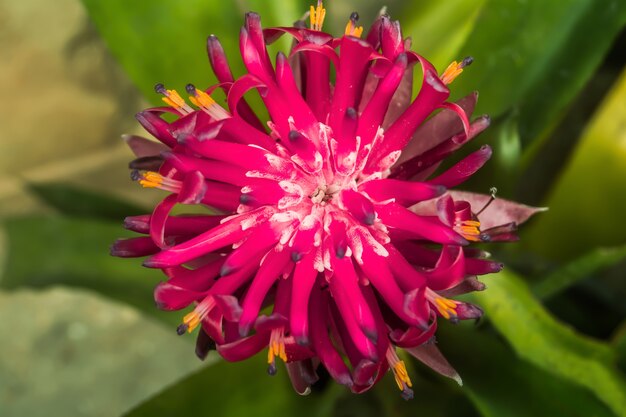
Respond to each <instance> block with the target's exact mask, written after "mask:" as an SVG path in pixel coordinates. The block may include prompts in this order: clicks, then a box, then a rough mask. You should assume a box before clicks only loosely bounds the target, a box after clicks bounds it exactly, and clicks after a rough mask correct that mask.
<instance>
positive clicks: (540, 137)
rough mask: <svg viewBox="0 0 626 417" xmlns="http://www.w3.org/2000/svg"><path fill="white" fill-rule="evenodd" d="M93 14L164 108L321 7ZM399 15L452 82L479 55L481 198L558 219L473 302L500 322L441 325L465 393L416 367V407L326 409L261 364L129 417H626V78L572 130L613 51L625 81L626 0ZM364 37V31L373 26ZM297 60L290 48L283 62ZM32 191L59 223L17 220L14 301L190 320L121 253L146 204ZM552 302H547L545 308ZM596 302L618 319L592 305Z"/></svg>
mask: <svg viewBox="0 0 626 417" xmlns="http://www.w3.org/2000/svg"><path fill="white" fill-rule="evenodd" d="M82 1H83V3H84V5H85V7H86V9H87V10H88V12H89V15H90V17H91V19H92V20H93V22H94V23H95V25H96V27H97V28H98V30H99V32H100V34H101V35H102V37H103V39H104V40H105V42H106V43H107V45H108V47H109V48H110V50H111V52H112V53H113V55H114V56H115V57H116V58H117V60H118V61H119V64H120V65H121V66H122V67H123V68H124V70H125V71H126V72H127V74H128V76H129V77H130V78H131V79H132V80H133V81H134V82H135V84H136V85H137V86H138V87H139V88H140V89H141V91H142V92H143V93H144V95H145V97H146V98H147V99H148V100H150V101H152V102H154V103H158V102H159V97H157V95H156V94H154V92H153V86H154V84H155V83H157V82H163V83H165V84H166V85H167V86H171V87H173V88H178V89H181V88H182V87H183V86H184V85H185V84H187V83H188V82H193V83H194V84H197V85H198V86H205V85H209V84H212V83H214V82H215V79H214V78H213V76H212V74H211V71H210V69H209V65H208V63H207V59H206V52H205V49H204V48H205V39H206V37H207V35H208V34H211V33H214V34H216V35H217V36H218V37H219V38H220V40H221V41H222V43H223V45H224V47H225V49H226V52H227V55H228V56H229V59H230V62H231V65H232V67H233V69H234V72H235V73H237V74H239V73H241V72H242V65H241V63H240V60H239V59H238V33H239V32H238V27H239V26H240V25H241V23H242V19H243V13H244V12H245V11H248V10H255V11H259V12H260V13H261V15H262V19H263V24H264V25H265V26H273V25H290V24H291V23H292V22H293V21H295V20H296V19H298V18H300V17H301V16H302V13H303V12H304V11H305V10H307V6H308V4H309V1H304V0H284V1H280V2H278V1H270V0H266V1H263V0H248V1H246V0H241V1H236V2H222V3H218V2H210V1H205V0H202V1H201V0H188V1H184V2H182V1H171V0H136V1H133V2H128V1H122V0H106V1H105V0H82ZM387 5H388V9H387V11H388V13H390V14H391V16H392V17H394V18H399V19H400V21H401V23H402V24H403V29H404V35H405V36H411V37H412V39H413V48H414V49H415V50H417V51H418V52H420V53H422V54H423V55H424V56H426V57H427V58H429V59H431V60H432V61H433V63H434V64H435V65H436V66H437V68H439V69H441V70H443V69H444V68H445V66H446V65H447V63H448V62H449V61H451V60H453V59H459V58H462V57H463V56H466V55H472V56H473V57H474V58H475V63H474V64H473V65H472V67H471V68H469V69H467V70H466V71H465V72H464V73H463V75H462V77H460V78H459V80H457V81H455V83H454V84H453V86H452V90H453V92H454V94H455V95H456V96H458V97H460V96H464V95H465V94H467V93H468V92H470V91H472V90H479V91H480V100H479V104H478V109H477V113H488V114H490V115H491V116H493V117H494V121H495V123H494V126H493V127H492V128H491V129H490V132H488V133H487V134H486V135H485V139H484V140H488V141H490V142H491V144H492V145H493V146H494V148H495V149H494V150H495V157H494V163H493V164H492V167H491V169H490V168H489V167H488V169H486V170H485V172H486V173H485V174H483V175H482V176H480V177H479V179H478V180H477V181H474V182H472V183H471V187H472V188H475V189H480V190H483V191H484V190H487V189H488V188H489V187H490V186H492V185H496V186H497V187H498V188H500V189H501V191H502V193H503V195H504V196H513V195H514V194H515V193H516V192H517V193H518V194H517V195H515V197H516V199H518V200H520V201H523V202H524V201H528V200H532V201H533V202H538V201H541V202H542V204H544V205H546V206H549V207H550V211H548V212H547V213H544V214H541V215H540V216H539V218H538V219H536V220H535V221H534V222H533V223H531V224H530V225H529V226H528V228H527V230H525V231H524V233H523V235H522V236H523V242H522V243H520V244H515V245H512V246H511V247H509V248H507V249H506V250H500V251H499V252H498V248H496V247H495V246H494V247H493V248H492V247H489V248H488V249H489V250H494V254H495V257H496V258H501V259H505V260H507V261H508V262H507V264H508V265H510V266H512V267H513V268H516V269H517V270H516V271H515V272H512V271H506V272H502V273H500V274H498V275H497V276H494V277H491V278H488V279H487V280H486V282H487V284H488V286H489V289H488V290H487V291H485V292H483V293H480V294H476V295H472V297H471V298H472V299H473V300H474V301H476V302H477V303H478V304H480V305H481V306H483V307H484V309H485V311H486V322H484V323H482V324H481V325H480V326H478V327H471V326H468V325H461V326H456V327H455V326H451V325H443V326H442V329H441V331H440V335H439V340H440V347H441V349H442V350H443V351H444V353H446V355H448V356H449V357H450V359H451V362H452V363H453V364H454V365H455V366H456V367H457V368H458V370H459V371H460V373H461V375H462V376H463V378H464V381H465V385H464V386H463V387H457V386H456V385H455V384H454V383H453V382H450V381H447V380H444V379H443V378H441V377H439V376H434V375H433V374H432V373H431V372H430V371H429V370H424V369H423V368H421V367H420V366H419V365H416V366H415V369H414V370H413V372H414V373H415V377H414V384H415V387H414V388H415V391H416V399H415V400H414V401H412V402H408V403H404V402H402V401H401V399H400V397H399V395H398V394H397V392H396V390H395V388H394V387H393V386H392V385H393V384H392V381H391V382H390V381H383V383H382V384H380V385H379V386H377V387H376V388H375V389H374V390H373V391H372V392H369V393H367V394H364V395H363V396H359V397H354V396H352V395H351V394H348V393H347V391H346V390H344V389H343V388H341V387H338V386H336V385H334V384H321V385H320V386H319V387H316V389H315V390H314V392H313V394H312V395H311V396H309V397H306V398H300V397H297V396H296V394H294V393H293V392H291V388H290V387H289V386H288V385H289V384H288V382H287V378H286V377H285V375H284V372H281V373H279V375H278V376H277V377H276V378H274V379H271V380H270V381H268V380H267V379H266V377H265V375H264V372H265V371H264V364H263V361H262V360H261V358H256V359H255V360H251V361H248V362H245V363H239V364H226V363H217V364H215V365H212V366H209V367H207V368H206V369H204V370H202V371H200V372H199V373H196V374H193V375H190V376H189V377H187V378H186V379H183V380H182V381H180V383H178V384H176V385H174V386H172V387H170V388H168V389H166V390H165V391H164V392H163V393H161V394H160V395H158V396H156V397H154V398H152V399H146V402H145V403H144V404H142V405H140V406H139V407H138V408H136V409H134V410H132V411H129V413H128V415H129V416H160V415H163V416H165V415H186V414H187V415H188V414H192V413H194V414H197V413H200V414H209V413H210V414H211V415H248V414H253V413H254V414H255V415H259V416H270V415H279V414H280V415H295V414H299V415H302V416H308V415H311V416H333V417H335V416H348V415H360V416H370V415H371V416H374V415H387V416H405V415H407V416H408V415H416V414H425V415H429V416H455V417H463V416H475V415H481V416H487V417H491V416H494V417H495V416H513V417H517V416H519V417H523V416H543V415H546V416H547V415H551V416H576V417H587V416H611V415H613V416H617V417H621V416H626V382H625V377H624V370H625V369H626V321H624V314H625V313H624V307H623V300H624V297H626V284H625V283H624V281H625V280H624V277H623V274H620V273H616V272H615V271H619V268H620V267H619V265H620V263H622V265H623V263H624V259H625V257H626V249H625V246H624V243H625V242H626V239H625V238H624V236H625V232H626V229H625V228H624V227H623V213H624V212H626V168H625V167H626V133H625V132H626V104H625V103H626V75H622V76H621V78H620V79H619V80H615V79H611V80H610V81H612V82H614V85H615V86H614V88H613V89H612V91H611V92H610V94H609V95H607V97H606V98H604V99H602V100H601V101H602V104H601V106H600V107H599V108H598V109H593V111H594V113H593V114H589V115H588V118H589V119H590V122H589V123H588V125H587V126H586V127H584V129H580V130H578V131H576V132H575V135H573V136H568V137H566V138H565V139H563V137H562V136H561V132H560V131H559V129H558V128H559V127H560V123H561V121H563V120H569V119H568V115H569V112H570V111H571V110H572V109H575V108H579V107H580V106H581V103H585V101H586V100H587V92H586V90H585V89H586V88H587V89H588V88H591V87H589V86H590V85H591V86H592V87H593V85H594V84H593V83H590V80H592V78H593V77H594V76H596V75H597V74H598V73H600V72H601V71H603V70H604V68H605V67H606V66H611V65H613V66H615V65H616V64H615V61H609V60H607V53H608V51H609V50H611V48H613V49H615V48H618V49H619V48H620V47H621V48H622V50H621V51H619V59H618V60H617V62H618V63H617V65H618V66H619V67H618V68H617V70H614V71H609V72H611V73H618V72H620V71H622V70H623V66H624V64H625V63H626V57H625V56H624V52H623V48H624V41H623V39H622V40H621V41H620V42H621V43H619V44H618V46H615V45H614V42H615V41H616V38H617V37H618V35H619V34H620V33H622V34H623V33H624V25H625V24H626V2H624V1H620V0H564V1H543V0H526V1H516V0H481V1H479V0H448V1H445V2H444V1H438V0H424V1H420V2H419V3H418V4H414V3H413V2H409V1H400V0H395V1H394V0H390V1H388V2H387ZM382 6H383V2H380V1H374V2H368V4H367V5H364V8H365V13H362V16H363V17H364V18H365V17H372V16H373V15H374V14H375V13H376V11H377V10H379V9H380V8H381V7H382ZM360 8H361V7H360V5H359V4H358V3H357V2H348V1H346V2H330V4H329V18H328V24H329V30H332V31H334V32H335V33H339V32H341V31H342V28H341V25H342V24H343V22H344V20H343V18H344V17H345V18H347V15H346V16H339V17H338V16H334V17H333V16H331V14H332V13H333V11H337V12H339V11H341V12H342V13H343V12H345V11H346V10H347V11H348V12H347V13H349V11H351V10H352V9H356V10H358V9H360ZM362 23H363V24H364V25H365V26H367V22H366V21H365V19H363V20H362ZM288 45H289V41H288V40H287V39H286V38H285V39H284V40H282V41H281V42H280V43H279V45H277V46H276V47H274V48H275V49H276V48H279V47H286V46H288ZM624 74H626V73H624ZM581 92H582V93H581ZM591 93H594V92H593V91H592V92H591ZM569 134H570V133H569V132H568V135H569ZM559 141H561V142H562V141H565V142H566V143H567V144H568V146H566V147H565V149H566V150H567V152H565V154H564V155H559V158H560V159H561V160H563V161H565V160H567V161H568V163H567V164H566V166H565V168H564V169H562V170H561V169H558V167H557V168H556V169H552V170H550V169H547V168H546V167H540V169H539V174H537V175H539V178H540V181H541V183H542V184H543V185H542V187H543V188H542V190H549V191H548V192H547V194H544V192H543V191H542V192H535V191H534V190H530V191H528V190H527V191H526V192H524V190H525V188H524V187H523V185H524V184H525V183H526V182H527V181H528V180H529V179H530V178H531V177H532V175H529V174H528V172H527V171H526V170H527V169H529V167H536V165H537V163H536V161H541V160H542V159H541V158H543V157H544V156H545V153H546V152H552V149H554V148H553V147H552V146H553V145H554V144H555V143H557V142H559ZM559 143H560V142H559ZM577 143H578V145H577V146H575V145H576V144H577ZM570 152H571V153H570ZM539 165H541V164H539ZM494 172H497V173H498V174H496V175H494ZM520 190H522V192H521V193H520ZM31 192H32V193H33V194H34V195H36V196H37V197H38V198H39V199H40V200H41V201H42V202H43V203H44V204H46V205H47V206H49V207H51V208H53V209H54V210H55V212H56V214H53V215H41V216H37V217H32V216H31V217H18V218H9V219H5V220H4V229H5V232H6V246H7V248H8V253H9V256H8V258H7V259H6V266H5V269H4V275H3V277H2V281H0V288H3V289H5V290H12V289H17V288H22V287H48V286H52V285H59V284H60V285H66V286H70V287H82V288H88V289H91V290H94V291H96V292H98V293H99V294H101V295H103V296H105V297H109V298H112V299H115V300H119V301H122V302H124V303H128V304H130V305H132V306H134V307H136V308H137V309H140V310H141V311H143V312H144V313H145V314H148V315H150V316H152V317H154V318H157V319H158V320H161V321H162V322H163V323H164V324H165V325H168V326H169V325H173V324H174V323H176V322H177V321H178V319H179V316H178V315H176V314H164V313H160V312H158V311H157V310H156V308H154V303H153V301H152V289H153V287H154V285H155V284H156V283H157V281H158V279H159V277H158V274H156V273H154V272H153V271H147V270H144V269H142V268H140V267H139V265H138V263H137V262H135V261H125V260H120V259H113V258H109V257H108V256H107V252H108V246H109V245H110V244H111V243H112V242H113V241H114V240H115V239H116V238H118V237H121V236H129V234H125V233H124V232H123V229H122V228H121V221H122V218H123V217H124V216H126V215H132V214H137V213H138V212H142V211H143V210H142V208H141V207H137V206H135V204H133V203H129V202H126V201H125V200H120V199H119V198H113V197H108V196H104V195H102V194H99V193H94V192H86V191H83V190H81V189H78V188H76V187H74V186H70V185H67V184H63V183H54V184H44V185H41V184H39V185H32V186H31ZM33 259H36V262H33ZM588 288H593V291H588ZM531 289H532V291H531ZM581 294H582V295H581ZM602 294H613V295H615V296H614V297H613V298H612V300H613V301H612V302H609V301H610V300H611V297H609V296H606V295H605V296H603V295H602ZM545 299H550V302H549V303H548V304H547V305H546V304H544V300H545ZM581 300H582V301H581ZM607 300H609V301H607ZM615 300H617V301H615ZM598 303H600V304H602V305H603V309H598V308H595V306H596V305H597V304H598ZM620 303H621V305H619V304H620ZM564 305H565V306H571V305H574V306H575V307H574V309H575V310H576V314H563V311H571V310H568V309H567V308H562V307H563V306H564ZM546 306H547V307H546ZM551 309H552V310H551ZM578 315H584V316H585V317H586V318H588V320H590V321H591V322H598V323H602V322H605V321H606V320H607V318H606V315H610V316H611V317H612V318H613V317H615V318H617V321H619V322H621V325H619V326H618V327H616V328H612V327H611V331H612V332H613V333H614V334H613V335H606V334H601V333H602V332H597V333H593V332H592V333H593V334H591V335H586V334H584V333H583V332H582V331H581V329H577V328H575V327H574V326H576V325H577V323H578V319H577V317H578ZM593 337H596V338H593ZM189 354H190V355H191V354H192V352H191V349H190V352H189ZM154 360H155V361H167V360H172V358H167V357H155V359H154ZM129 378H132V376H129ZM322 379H323V380H324V378H322ZM387 379H390V378H387ZM94 395H96V394H94Z"/></svg>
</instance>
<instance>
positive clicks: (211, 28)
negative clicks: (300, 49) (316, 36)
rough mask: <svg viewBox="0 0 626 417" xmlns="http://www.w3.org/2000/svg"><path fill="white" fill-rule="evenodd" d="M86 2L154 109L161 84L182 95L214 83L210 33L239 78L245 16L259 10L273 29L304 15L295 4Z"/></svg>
mask: <svg viewBox="0 0 626 417" xmlns="http://www.w3.org/2000/svg"><path fill="white" fill-rule="evenodd" d="M83 3H84V5H85V6H86V8H87V11H88V12H89V15H90V16H91V18H92V19H93V21H94V23H95V24H96V26H97V28H98V30H99V32H100V33H101V34H102V36H103V38H104V40H105V41H106V43H107V45H108V46H109V48H110V49H111V51H112V53H113V55H115V57H116V58H117V59H118V60H119V62H120V63H121V64H122V66H123V67H124V69H125V70H126V72H127V73H128V74H129V75H130V77H131V79H132V80H133V81H134V82H135V84H136V85H137V86H138V87H139V89H140V90H141V91H142V92H143V93H144V95H145V96H146V97H148V98H149V99H150V100H151V101H152V102H154V103H155V104H162V103H161V101H160V98H159V97H158V96H157V94H155V92H154V85H155V84H156V83H158V82H162V83H164V84H165V85H166V86H167V87H171V88H176V89H179V90H180V89H183V91H184V86H185V85H186V84H187V83H190V82H191V83H193V84H196V85H198V86H202V87H205V86H209V85H212V84H214V83H215V82H216V80H215V78H214V76H213V74H212V72H211V69H210V66H209V63H208V59H207V55H206V39H207V37H208V35H210V34H215V35H217V37H218V38H219V39H220V41H221V42H222V44H223V46H224V49H225V50H226V54H227V55H228V58H229V60H230V62H231V65H232V67H233V70H234V72H235V74H237V73H241V69H242V68H243V67H242V64H241V59H240V57H239V52H238V51H239V46H238V45H239V28H240V27H241V26H242V25H243V19H244V13H245V12H248V11H250V10H253V9H257V10H256V11H258V12H259V13H261V14H262V19H263V25H264V26H271V25H291V24H292V23H293V22H294V21H295V20H297V19H298V18H299V17H300V16H301V15H302V13H303V12H304V11H305V10H301V9H300V7H298V6H297V5H298V4H299V2H297V1H295V0H289V1H288V0H283V1H281V2H273V1H272V2H269V1H268V2H261V1H245V0H244V1H232V2H217V1H206V0H186V1H170V0H134V1H132V2H129V1H125V0H83ZM279 5H280V6H279ZM267 12H269V13H267ZM294 13H295V14H294Z"/></svg>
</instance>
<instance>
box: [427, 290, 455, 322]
mask: <svg viewBox="0 0 626 417" xmlns="http://www.w3.org/2000/svg"><path fill="white" fill-rule="evenodd" d="M433 301H434V303H435V307H436V308H437V311H439V313H440V314H441V315H442V316H443V318H445V319H446V320H449V319H450V318H451V317H456V315H457V314H456V302H454V301H453V300H449V299H447V298H444V297H441V296H438V295H437V296H435V299H434V300H433Z"/></svg>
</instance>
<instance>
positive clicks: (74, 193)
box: [28, 183, 148, 222]
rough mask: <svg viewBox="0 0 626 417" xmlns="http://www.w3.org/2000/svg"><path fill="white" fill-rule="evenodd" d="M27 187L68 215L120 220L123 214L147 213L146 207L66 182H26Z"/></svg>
mask: <svg viewBox="0 0 626 417" xmlns="http://www.w3.org/2000/svg"><path fill="white" fill-rule="evenodd" d="M28 188H29V189H30V191H31V192H32V193H34V194H35V195H36V196H37V197H38V198H40V199H41V200H42V201H43V202H44V203H46V204H48V205H50V206H52V207H54V208H55V209H57V210H58V211H59V213H61V214H63V215H66V216H70V217H91V218H97V219H103V220H112V221H117V222H120V221H122V220H123V219H124V217H126V216H135V215H139V214H144V213H146V212H148V210H147V209H143V208H141V207H137V206H135V205H134V204H131V203H128V202H126V201H123V200H121V199H119V198H117V197H113V196H108V195H106V194H102V193H95V192H93V191H89V190H85V189H81V188H78V187H75V186H72V185H69V184H63V183H47V184H35V183H31V184H29V186H28Z"/></svg>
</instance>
